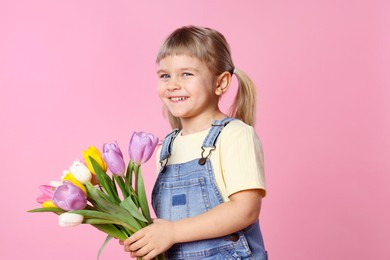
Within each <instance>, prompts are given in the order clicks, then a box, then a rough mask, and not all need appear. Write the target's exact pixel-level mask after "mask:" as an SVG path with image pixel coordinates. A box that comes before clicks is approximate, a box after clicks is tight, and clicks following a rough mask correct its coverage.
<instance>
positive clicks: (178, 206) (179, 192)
mask: <svg viewBox="0 0 390 260" xmlns="http://www.w3.org/2000/svg"><path fill="white" fill-rule="evenodd" d="M153 193H154V194H153V197H155V199H154V200H153V208H154V209H155V212H156V215H157V216H158V217H159V218H162V219H166V220H170V221H176V220H179V219H183V218H188V217H192V216H196V215H199V214H202V213H204V212H206V211H208V210H209V209H210V208H211V204H210V199H209V195H208V192H207V188H206V179H205V178H204V177H198V178H193V179H189V180H179V181H170V182H164V181H160V182H159V183H157V184H156V185H155V190H154V191H153ZM160 205H170V207H164V208H162V207H160Z"/></svg>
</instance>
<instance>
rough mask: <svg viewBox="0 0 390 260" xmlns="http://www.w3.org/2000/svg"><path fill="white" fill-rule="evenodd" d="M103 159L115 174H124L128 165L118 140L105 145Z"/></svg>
mask: <svg viewBox="0 0 390 260" xmlns="http://www.w3.org/2000/svg"><path fill="white" fill-rule="evenodd" d="M103 159H104V161H105V162H106V163H107V165H108V168H109V169H110V171H111V172H112V173H113V174H115V175H117V176H123V174H124V173H125V169H126V165H125V161H124V160H123V155H122V152H121V150H120V149H119V146H118V143H117V142H115V143H111V144H104V145H103Z"/></svg>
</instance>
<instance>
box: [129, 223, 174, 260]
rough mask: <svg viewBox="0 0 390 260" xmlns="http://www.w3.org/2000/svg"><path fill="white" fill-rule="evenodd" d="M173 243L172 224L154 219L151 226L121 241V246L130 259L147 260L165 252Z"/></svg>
mask: <svg viewBox="0 0 390 260" xmlns="http://www.w3.org/2000/svg"><path fill="white" fill-rule="evenodd" d="M174 243H175V242H174V223H173V222H170V221H167V220H163V219H155V220H154V221H153V224H151V225H149V226H147V227H145V228H143V229H141V230H139V231H138V232H136V233H134V234H133V235H131V236H130V237H129V238H128V239H126V240H125V241H123V246H124V249H125V251H126V252H131V256H132V257H140V256H141V257H142V259H145V260H147V259H152V258H153V257H155V256H157V255H159V254H161V253H163V252H165V251H167V250H168V249H169V248H170V247H171V246H172V245H173V244H174Z"/></svg>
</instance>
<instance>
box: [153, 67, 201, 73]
mask: <svg viewBox="0 0 390 260" xmlns="http://www.w3.org/2000/svg"><path fill="white" fill-rule="evenodd" d="M186 70H193V71H196V72H199V70H198V69H196V68H194V67H184V68H180V69H179V71H186ZM160 73H167V71H166V70H164V69H159V70H157V74H160Z"/></svg>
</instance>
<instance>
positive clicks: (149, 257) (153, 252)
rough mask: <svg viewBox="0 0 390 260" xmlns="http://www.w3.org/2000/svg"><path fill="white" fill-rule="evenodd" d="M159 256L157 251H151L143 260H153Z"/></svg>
mask: <svg viewBox="0 0 390 260" xmlns="http://www.w3.org/2000/svg"><path fill="white" fill-rule="evenodd" d="M157 255H158V253H157V252H156V250H151V251H150V252H149V253H148V254H146V255H145V256H143V257H142V260H151V259H153V258H154V257H156V256H157Z"/></svg>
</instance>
